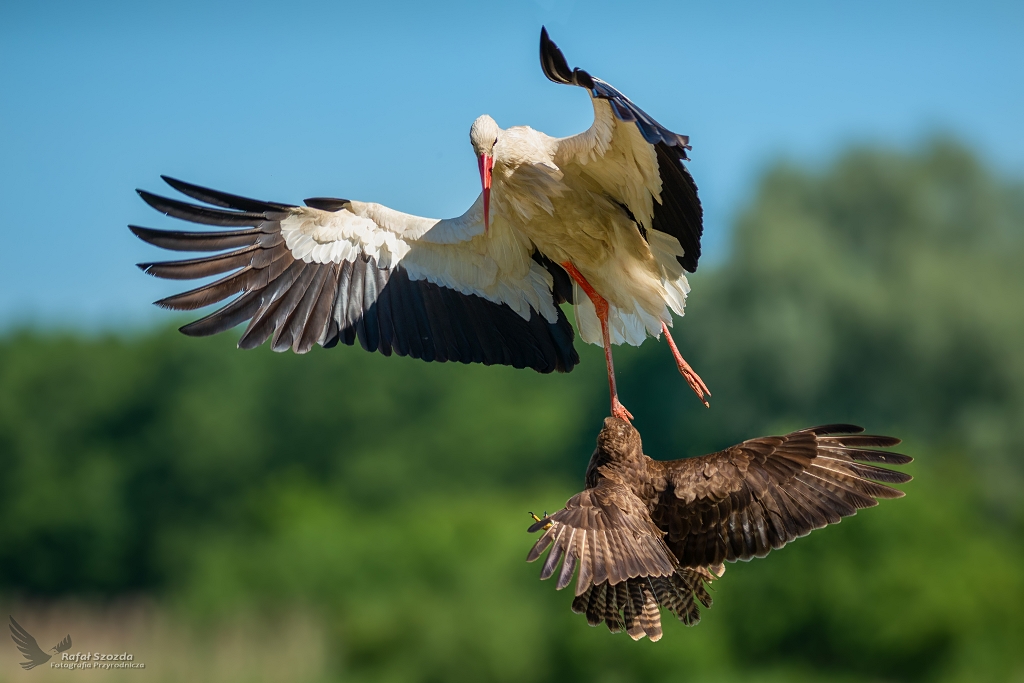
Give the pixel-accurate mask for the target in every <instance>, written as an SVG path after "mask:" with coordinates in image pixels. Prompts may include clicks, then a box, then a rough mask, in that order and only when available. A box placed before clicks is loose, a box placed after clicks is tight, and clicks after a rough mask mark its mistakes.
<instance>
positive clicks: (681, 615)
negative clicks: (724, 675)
mask: <svg viewBox="0 0 1024 683" xmlns="http://www.w3.org/2000/svg"><path fill="white" fill-rule="evenodd" d="M722 571H724V568H723V567H712V568H704V567H700V568H697V569H690V568H681V569H679V570H678V571H676V573H675V574H672V575H671V576H653V577H640V578H635V579H627V580H626V581H623V582H621V583H618V584H616V585H614V586H611V585H609V584H607V583H601V584H598V585H596V586H590V587H589V588H587V590H585V591H584V592H583V593H581V594H580V595H578V596H576V599H575V600H573V601H572V611H573V612H575V613H576V614H585V615H586V617H587V623H588V624H590V625H591V626H597V625H598V624H600V623H601V622H604V623H605V624H606V625H607V626H608V630H609V631H611V632H612V633H618V632H619V631H626V632H627V633H628V634H629V637H630V638H632V639H633V640H639V639H640V638H643V637H644V636H647V637H648V638H650V639H651V641H652V642H656V641H658V640H660V639H661V636H662V629H661V613H660V610H659V607H664V608H665V609H667V610H668V611H669V612H671V613H672V614H673V615H675V617H676V618H677V619H679V621H681V622H683V623H684V624H686V625H687V626H694V625H695V624H696V623H697V622H699V621H700V606H703V607H704V608H705V609H706V608H708V607H711V603H712V600H711V594H710V593H709V592H708V590H707V586H706V585H705V584H709V583H710V582H711V581H713V580H714V579H716V578H718V576H721V573H722Z"/></svg>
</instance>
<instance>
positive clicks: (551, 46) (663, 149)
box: [540, 28, 704, 273]
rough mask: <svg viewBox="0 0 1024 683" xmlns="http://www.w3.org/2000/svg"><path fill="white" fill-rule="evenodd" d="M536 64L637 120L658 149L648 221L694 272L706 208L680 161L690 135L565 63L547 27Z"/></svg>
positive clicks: (628, 118)
mask: <svg viewBox="0 0 1024 683" xmlns="http://www.w3.org/2000/svg"><path fill="white" fill-rule="evenodd" d="M540 64H541V68H542V69H543V70H544V75H545V76H547V77H548V79H549V80H551V81H553V82H555V83H562V84H565V85H578V86H580V87H582V88H586V89H587V90H589V91H590V96H591V97H593V98H597V99H602V100H607V101H608V103H609V104H610V105H611V108H612V112H613V113H614V114H615V117H616V118H617V119H618V120H620V121H623V122H626V123H633V124H635V125H636V127H637V129H638V130H639V131H640V134H641V135H642V136H643V138H644V140H646V141H647V143H648V144H650V145H652V146H653V147H654V149H655V150H656V153H657V158H658V171H659V173H660V175H661V182H662V189H661V194H660V196H659V197H656V198H655V199H656V201H655V203H654V217H653V221H652V227H653V228H654V229H655V230H660V231H661V232H664V233H666V234H668V235H671V236H672V237H675V238H676V239H678V240H679V243H680V245H682V247H683V252H684V254H683V256H680V257H678V258H679V264H680V265H681V266H682V267H683V268H685V269H686V270H688V271H689V272H691V273H692V272H694V271H695V270H696V269H697V262H698V261H699V260H700V239H701V235H702V234H703V232H704V210H703V208H702V207H701V204H700V198H699V197H698V196H697V185H696V183H694V181H693V177H692V176H691V175H690V171H689V170H688V169H687V168H686V166H685V165H684V164H683V161H685V160H688V159H689V157H687V156H686V151H687V150H689V149H691V147H690V138H689V136H686V135H680V134H678V133H674V132H672V131H670V130H669V129H668V128H665V127H664V126H662V125H661V124H660V123H658V122H657V121H655V120H654V119H653V118H652V117H651V116H650V115H648V114H647V112H645V111H644V110H643V109H641V108H640V107H638V106H636V105H635V104H634V103H633V102H632V101H631V100H630V99H629V98H628V97H626V96H625V95H623V94H622V93H621V92H619V91H618V90H617V89H616V88H615V87H613V86H612V85H611V84H609V83H605V82H604V81H602V80H601V79H600V78H595V77H593V76H591V75H590V74H589V73H587V72H586V71H584V70H583V69H579V68H574V69H570V68H569V63H568V62H567V61H566V59H565V55H563V54H562V51H561V50H560V49H558V46H557V45H555V43H554V41H552V40H551V38H549V37H548V32H547V29H546V28H541V32H540Z"/></svg>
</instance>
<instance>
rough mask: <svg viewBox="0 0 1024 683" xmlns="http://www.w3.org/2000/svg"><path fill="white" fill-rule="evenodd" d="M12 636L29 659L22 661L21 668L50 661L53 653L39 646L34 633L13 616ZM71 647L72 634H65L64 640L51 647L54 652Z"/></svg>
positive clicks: (57, 652) (30, 667)
mask: <svg viewBox="0 0 1024 683" xmlns="http://www.w3.org/2000/svg"><path fill="white" fill-rule="evenodd" d="M10 628H11V638H12V639H13V640H14V644H15V645H17V646H18V649H19V650H21V654H23V655H25V659H26V660H27V661H24V662H21V668H22V669H25V670H26V671H27V670H28V669H34V668H35V667H37V666H39V665H40V664H45V663H46V662H48V661H50V659H51V657H52V656H53V655H48V654H46V653H45V652H43V650H42V649H41V648H40V647H39V643H37V642H36V639H35V638H33V637H32V634H31V633H29V632H28V631H26V630H25V628H24V627H23V626H22V625H21V624H19V623H18V622H17V621H15V620H14V617H11V624H10ZM69 649H71V636H70V635H66V636H64V640H62V641H60V642H59V643H57V644H56V645H54V646H53V647H51V648H50V651H51V652H53V653H54V654H59V653H61V652H66V651H67V650H69Z"/></svg>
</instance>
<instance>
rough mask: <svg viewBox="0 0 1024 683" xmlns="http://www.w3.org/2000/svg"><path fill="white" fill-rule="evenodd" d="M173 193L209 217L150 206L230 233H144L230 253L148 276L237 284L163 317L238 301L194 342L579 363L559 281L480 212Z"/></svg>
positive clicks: (187, 301) (154, 199)
mask: <svg viewBox="0 0 1024 683" xmlns="http://www.w3.org/2000/svg"><path fill="white" fill-rule="evenodd" d="M164 180H166V181H167V183H168V184H170V185H171V186H172V187H174V188H175V189H177V190H178V191H180V192H182V193H183V194H185V195H187V196H189V197H191V198H193V199H197V200H199V201H200V202H204V203H205V204H206V206H201V205H196V204H191V203H187V202H183V201H178V200H175V199H168V198H166V197H161V196H157V195H154V194H151V193H149V192H144V191H142V190H140V191H139V194H140V195H141V196H142V198H143V199H144V200H145V201H146V202H147V203H148V204H149V205H150V206H152V207H153V208H155V209H157V210H158V211H160V212H162V213H164V214H166V215H168V216H172V217H174V218H180V219H183V220H186V221H191V222H193V223H199V224H202V225H212V226H217V227H218V228H220V229H219V230H215V231H210V232H185V231H169V230H155V229H152V228H141V227H136V226H130V228H131V230H132V232H134V233H135V234H136V235H137V236H138V237H139V238H140V239H142V240H144V241H146V242H149V243H150V244H154V245H156V246H158V247H163V248H165V249H171V250H175V251H206V252H221V253H217V254H214V255H212V256H204V257H202V258H196V259H189V260H183V261H170V262H159V263H143V264H139V267H140V268H142V269H143V270H144V271H145V272H147V273H149V274H151V275H155V276H157V277H162V278H169V279H175V280H188V279H196V278H203V277H208V276H211V275H221V274H224V273H229V274H228V275H227V276H225V277H222V278H221V279H219V280H217V281H215V282H213V283H211V284H206V285H203V286H201V287H198V288H196V289H193V290H190V291H188V292H184V293H182V294H178V295H175V296H170V297H167V298H165V299H161V300H160V301H158V302H156V303H157V305H159V306H163V307H165V308H171V309H174V310H194V309H197V308H202V307H204V306H209V305H211V304H218V303H220V302H222V301H224V300H225V299H228V298H229V297H232V296H235V295H237V296H236V297H235V298H234V299H233V300H231V301H230V302H229V303H228V304H227V305H224V306H222V307H220V308H218V309H217V310H216V311H214V312H213V313H210V314H209V315H207V316H206V317H204V318H202V319H200V320H197V321H195V322H193V323H190V324H188V325H185V326H184V327H182V328H181V331H182V332H184V333H185V334H188V335H192V336H205V335H210V334H216V333H218V332H223V331H225V330H228V329H230V328H232V327H235V326H236V325H239V324H241V323H243V322H248V327H247V329H246V330H245V332H244V334H243V335H242V337H241V339H240V340H239V342H238V345H239V346H240V347H241V348H255V347H257V346H259V345H261V344H263V343H264V342H265V341H266V340H267V339H272V342H271V345H272V347H273V349H274V350H275V351H285V350H287V349H289V348H291V349H292V350H294V351H295V352H297V353H305V352H306V351H308V350H309V349H310V348H312V346H313V345H314V344H320V345H322V346H325V347H330V346H333V345H335V344H337V343H338V342H342V343H345V344H349V345H352V344H354V343H355V341H356V339H358V340H359V343H360V344H361V345H362V346H363V348H365V349H366V350H368V351H380V352H381V353H383V354H384V355H391V353H395V354H397V355H400V356H406V355H408V356H412V357H414V358H422V359H423V360H427V361H442V362H443V361H457V362H461V363H484V364H486V365H493V364H500V365H511V366H514V367H517V368H523V367H529V368H533V369H534V370H537V371H538V372H551V371H554V370H558V371H561V372H567V371H569V370H571V369H572V368H573V366H574V365H576V363H577V362H579V357H578V356H577V354H576V350H575V349H574V348H573V344H572V342H573V330H572V327H571V326H570V325H569V322H568V321H567V320H566V318H565V316H564V315H563V314H562V311H561V310H560V309H559V308H558V306H557V305H556V302H555V298H554V296H555V295H554V294H553V292H552V276H551V274H550V273H549V272H548V270H547V269H546V268H545V267H544V266H543V265H542V260H541V259H534V258H531V256H533V254H532V252H533V247H532V245H531V244H530V243H529V242H527V241H526V240H524V239H523V238H522V237H520V236H519V235H518V234H517V233H515V232H514V231H512V230H510V229H509V228H508V226H507V225H505V224H504V223H503V221H502V220H500V218H499V219H497V220H494V221H492V223H491V229H490V231H489V233H487V234H485V231H484V227H483V220H482V213H483V212H482V208H481V205H480V204H481V202H480V200H479V199H478V200H477V202H476V203H475V204H474V205H473V207H471V208H470V209H469V211H467V212H466V213H465V214H464V215H462V216H460V217H459V218H454V219H448V220H435V219H428V218H421V217H418V216H411V215H409V214H404V213H400V212H398V211H394V210H392V209H388V208H387V207H384V206H381V205H379V204H369V203H363V202H355V201H348V200H341V199H323V198H318V199H308V200H306V204H307V206H293V205H289V204H279V203H275V202H264V201H258V200H253V199H247V198H245V197H239V196H237V195H232V194H227V193H224V192H219V191H216V190H210V189H207V188H203V187H199V186H197V185H192V184H189V183H185V182H182V181H179V180H174V179H172V178H166V177H165V178H164ZM226 250H227V251H226Z"/></svg>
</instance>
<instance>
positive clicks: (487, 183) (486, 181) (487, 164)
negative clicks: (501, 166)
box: [477, 154, 494, 233]
mask: <svg viewBox="0 0 1024 683" xmlns="http://www.w3.org/2000/svg"><path fill="white" fill-rule="evenodd" d="M477 163H478V164H479V165H480V184H481V185H483V187H484V232H485V233H486V232H487V231H488V230H490V229H491V168H493V166H494V157H492V156H491V155H490V154H481V155H480V157H479V158H478V159H477Z"/></svg>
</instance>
